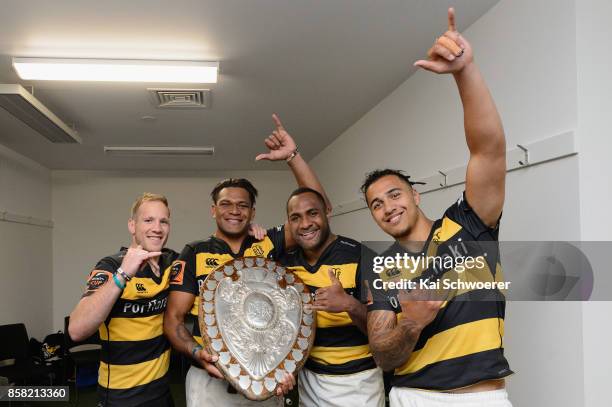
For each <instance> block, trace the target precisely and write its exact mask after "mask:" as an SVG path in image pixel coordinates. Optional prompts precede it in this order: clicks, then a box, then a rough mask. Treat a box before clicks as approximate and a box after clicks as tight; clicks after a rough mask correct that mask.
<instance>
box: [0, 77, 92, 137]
mask: <svg viewBox="0 0 612 407" xmlns="http://www.w3.org/2000/svg"><path fill="white" fill-rule="evenodd" d="M0 107H2V108H4V109H5V110H6V111H8V112H9V113H10V114H12V115H13V116H15V117H16V118H17V119H19V120H21V121H22V122H23V123H25V124H27V125H28V126H30V127H31V128H32V129H34V130H35V131H36V132H38V133H39V134H40V135H41V136H44V137H46V138H47V139H48V140H49V141H51V142H52V143H81V142H82V140H81V138H80V137H79V134H78V133H77V132H76V130H74V129H71V128H70V127H68V126H67V125H66V123H64V122H63V121H62V120H61V119H60V118H59V117H57V116H56V115H55V114H53V112H52V111H50V110H49V109H47V107H46V106H45V105H43V104H42V103H40V101H39V100H38V99H36V98H35V97H34V96H33V95H32V94H31V93H30V92H28V91H27V90H25V89H24V87H23V86H21V85H18V84H0Z"/></svg>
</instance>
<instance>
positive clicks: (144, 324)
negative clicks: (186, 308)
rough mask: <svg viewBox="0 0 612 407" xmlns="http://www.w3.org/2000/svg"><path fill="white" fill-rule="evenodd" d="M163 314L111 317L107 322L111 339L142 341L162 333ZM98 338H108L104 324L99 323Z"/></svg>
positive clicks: (104, 339)
mask: <svg viewBox="0 0 612 407" xmlns="http://www.w3.org/2000/svg"><path fill="white" fill-rule="evenodd" d="M163 322H164V314H163V313H162V314H157V315H151V316H149V317H138V318H117V317H114V318H112V319H111V321H110V324H109V329H110V340H111V341H143V340H146V339H153V338H156V337H158V336H160V335H163V334H164V327H163ZM100 339H101V340H103V341H106V340H108V334H107V330H106V324H102V325H100Z"/></svg>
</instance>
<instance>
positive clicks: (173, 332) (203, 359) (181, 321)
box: [164, 291, 223, 379]
mask: <svg viewBox="0 0 612 407" xmlns="http://www.w3.org/2000/svg"><path fill="white" fill-rule="evenodd" d="M194 301H195V296H194V295H193V294H190V293H186V292H182V291H171V292H170V295H169V296H168V307H167V308H166V312H165V314H164V333H165V334H166V337H167V338H168V340H169V341H170V343H172V346H173V347H174V349H176V350H178V351H179V352H182V353H184V354H185V355H187V356H189V357H191V358H194V359H195V360H196V361H197V362H198V363H199V364H200V365H201V366H202V368H204V369H206V371H207V372H208V373H210V375H211V376H214V377H217V378H220V379H222V378H223V375H222V374H221V372H219V370H218V369H217V368H216V367H215V365H214V364H213V363H215V362H216V361H217V359H218V357H217V356H212V355H211V354H209V353H208V352H207V351H206V350H205V349H200V350H197V351H196V352H194V351H193V350H194V349H195V348H196V346H197V345H198V343H197V342H196V341H195V339H193V336H191V333H190V332H189V331H188V330H187V328H186V327H185V315H187V313H189V311H190V310H191V307H193V302H194Z"/></svg>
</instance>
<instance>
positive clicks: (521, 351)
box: [311, 0, 610, 407]
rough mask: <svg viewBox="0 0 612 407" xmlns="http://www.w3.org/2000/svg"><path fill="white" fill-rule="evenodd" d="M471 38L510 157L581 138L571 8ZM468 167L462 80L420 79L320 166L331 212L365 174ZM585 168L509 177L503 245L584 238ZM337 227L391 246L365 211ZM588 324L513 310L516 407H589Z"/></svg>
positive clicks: (354, 195)
mask: <svg viewBox="0 0 612 407" xmlns="http://www.w3.org/2000/svg"><path fill="white" fill-rule="evenodd" d="M457 12H458V13H461V10H457ZM461 28H463V27H460V29H461ZM440 29H441V30H443V29H444V18H443V16H442V17H441V26H440ZM463 33H464V35H465V37H466V38H467V39H468V40H469V41H470V42H471V43H472V45H473V47H474V49H475V56H476V62H477V63H478V65H479V67H480V69H481V71H482V72H483V75H484V77H485V78H486V79H487V82H488V84H489V86H490V89H491V92H492V94H493V96H494V98H495V100H496V103H497V106H498V108H499V110H500V113H501V116H502V119H503V121H504V127H505V130H506V135H507V144H508V148H513V147H515V145H516V144H518V143H521V144H523V143H529V142H533V141H536V140H539V139H543V138H547V137H550V136H554V135H557V134H560V133H563V132H565V131H568V130H575V129H576V128H577V109H578V108H577V99H576V92H577V86H578V85H577V73H576V13H575V4H574V1H573V0H562V1H556V0H546V1H537V2H532V1H527V0H512V1H510V0H502V1H500V3H498V4H497V5H496V6H494V7H493V8H492V9H491V10H490V11H489V12H488V13H487V14H485V15H484V16H483V17H482V18H480V19H479V20H478V21H477V22H475V23H474V24H473V25H472V26H471V27H469V28H468V29H467V30H464V32H463ZM602 69H603V68H602ZM608 145H609V143H608ZM467 158H468V151H467V148H466V146H465V138H464V135H463V125H462V112H461V107H460V101H459V97H458V94H457V91H456V87H455V85H454V82H453V80H452V78H451V77H448V76H436V75H434V74H431V73H429V72H424V71H419V72H417V73H416V74H415V75H413V76H412V77H411V78H409V79H408V80H407V81H406V82H404V83H403V84H402V85H401V86H399V87H398V88H397V89H396V90H395V91H394V92H393V93H392V94H390V95H389V96H388V97H387V98H386V99H384V100H383V101H381V102H380V103H379V104H378V105H377V106H376V107H375V108H374V109H372V110H371V111H370V112H368V113H367V114H366V115H365V116H364V117H363V118H362V119H360V120H359V121H358V122H357V123H355V124H354V125H353V126H352V127H351V128H349V129H348V130H347V131H346V132H345V133H344V134H342V135H341V136H340V137H339V138H338V139H336V140H335V141H334V142H333V143H332V144H330V145H329V146H328V147H327V148H326V149H325V150H324V151H323V152H321V153H320V154H319V155H318V156H317V157H316V158H315V159H313V160H312V162H311V164H313V166H314V167H315V169H316V170H317V172H318V174H319V176H320V177H321V180H322V182H323V183H324V185H325V187H326V189H327V191H328V192H329V195H330V198H331V199H332V202H333V203H335V204H342V203H348V202H352V201H354V200H355V199H358V198H359V197H360V196H359V193H358V188H359V185H360V183H361V182H362V180H363V176H364V174H365V173H366V172H367V171H370V170H372V169H374V168H385V167H391V168H399V169H404V170H407V171H408V173H409V174H411V175H413V176H415V177H416V178H419V177H425V176H429V175H431V174H433V173H435V172H436V171H437V170H439V169H442V170H443V169H449V168H454V167H457V166H460V165H464V164H466V163H467ZM580 163H581V161H580V157H579V156H573V157H569V158H565V159H561V160H557V161H553V162H550V163H545V164H541V165H538V166H534V167H530V168H527V169H523V170H519V171H515V172H512V173H510V174H509V175H508V180H507V199H506V205H505V209H504V217H503V220H502V229H501V230H502V232H501V239H505V240H579V239H580V236H581V223H580V217H581V206H580V205H581V200H580V198H579V191H580V186H579V183H580V181H581V178H580V179H579V174H578V168H579V165H580ZM600 188H601V184H600ZM417 189H418V188H417ZM461 190H462V187H461V186H457V187H453V188H449V189H446V190H442V191H437V192H432V193H428V194H425V195H424V197H423V204H422V207H423V209H424V211H425V213H427V214H429V215H430V216H431V217H432V218H435V217H437V216H439V215H441V213H442V211H443V210H444V209H445V208H446V207H447V206H448V205H450V203H451V202H452V201H453V200H454V199H456V197H457V196H458V194H459V193H460V192H461ZM333 226H334V228H335V231H336V232H338V233H343V234H347V235H349V236H355V237H356V238H359V239H366V240H373V239H377V238H381V237H384V235H383V234H382V233H381V232H380V231H378V230H377V228H376V226H375V225H374V223H373V222H372V220H371V219H370V215H369V213H368V212H367V210H361V211H357V212H353V213H349V214H346V215H341V216H338V217H335V218H334V219H333ZM582 322H583V316H582V305H581V304H580V303H534V302H510V303H509V304H508V307H507V320H506V324H507V329H506V352H507V356H508V358H509V361H510V364H511V367H512V368H513V369H514V370H515V371H516V372H517V374H516V375H514V376H513V377H511V378H510V379H509V380H508V388H509V392H510V396H511V400H512V401H513V403H514V405H516V406H568V407H569V406H571V407H575V406H582V405H584V398H585V385H584V380H583V376H584V369H585V365H584V357H583V354H582V347H583V346H582V343H583V335H582V333H583V329H582ZM607 377H608V378H609V377H610V376H609V374H608V376H607Z"/></svg>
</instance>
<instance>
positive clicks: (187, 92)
mask: <svg viewBox="0 0 612 407" xmlns="http://www.w3.org/2000/svg"><path fill="white" fill-rule="evenodd" d="M147 90H148V91H149V94H150V96H151V102H152V103H153V104H154V105H155V106H156V107H157V108H158V109H208V108H210V89H160V88H149V89H147Z"/></svg>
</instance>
